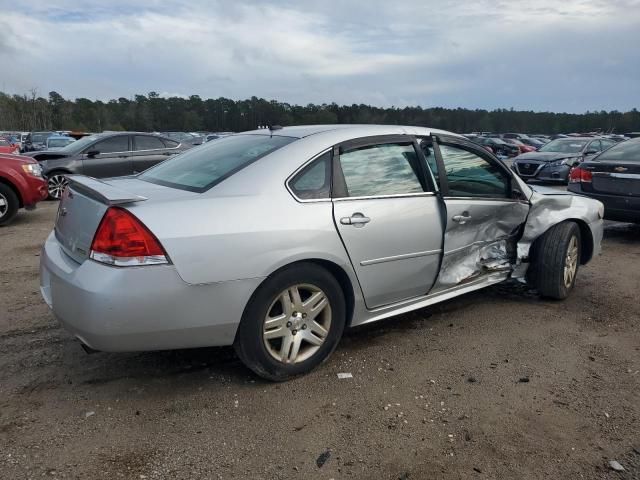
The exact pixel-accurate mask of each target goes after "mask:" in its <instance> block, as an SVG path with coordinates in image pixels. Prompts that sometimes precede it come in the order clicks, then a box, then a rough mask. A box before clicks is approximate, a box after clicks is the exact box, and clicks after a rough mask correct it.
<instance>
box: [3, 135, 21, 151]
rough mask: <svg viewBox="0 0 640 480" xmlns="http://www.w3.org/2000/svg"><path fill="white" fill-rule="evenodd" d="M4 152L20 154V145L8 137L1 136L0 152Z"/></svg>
mask: <svg viewBox="0 0 640 480" xmlns="http://www.w3.org/2000/svg"><path fill="white" fill-rule="evenodd" d="M3 153H13V154H16V155H18V154H19V153H20V145H18V144H15V143H12V142H10V141H9V139H8V138H5V137H0V154H3Z"/></svg>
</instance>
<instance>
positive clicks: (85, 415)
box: [84, 412, 96, 418]
mask: <svg viewBox="0 0 640 480" xmlns="http://www.w3.org/2000/svg"><path fill="white" fill-rule="evenodd" d="M95 414H96V412H87V413H85V414H84V418H89V417H92V416H93V415H95Z"/></svg>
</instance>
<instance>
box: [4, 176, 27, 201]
mask: <svg viewBox="0 0 640 480" xmlns="http://www.w3.org/2000/svg"><path fill="white" fill-rule="evenodd" d="M0 183H1V184H3V185H6V186H7V187H9V188H10V189H11V190H12V191H13V193H15V194H16V197H18V206H19V207H20V208H23V207H24V201H23V200H22V195H20V190H18V187H16V186H15V185H14V184H13V182H11V181H9V180H7V179H6V178H5V177H0Z"/></svg>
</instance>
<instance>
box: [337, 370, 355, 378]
mask: <svg viewBox="0 0 640 480" xmlns="http://www.w3.org/2000/svg"><path fill="white" fill-rule="evenodd" d="M338 378H339V379H340V380H343V379H345V378H353V375H352V374H350V373H349V372H345V373H339V374H338Z"/></svg>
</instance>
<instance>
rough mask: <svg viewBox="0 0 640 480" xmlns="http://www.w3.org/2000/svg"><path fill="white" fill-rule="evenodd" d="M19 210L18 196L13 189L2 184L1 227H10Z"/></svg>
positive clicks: (0, 194) (0, 201)
mask: <svg viewBox="0 0 640 480" xmlns="http://www.w3.org/2000/svg"><path fill="white" fill-rule="evenodd" d="M18 208H20V201H19V200H18V196H17V195H16V194H15V192H14V191H13V190H12V189H11V187H9V186H8V185H5V184H4V183H0V225H8V224H9V222H11V220H13V218H14V217H15V216H16V214H17V213H18Z"/></svg>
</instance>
